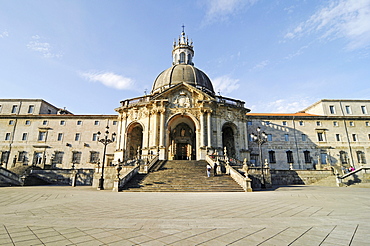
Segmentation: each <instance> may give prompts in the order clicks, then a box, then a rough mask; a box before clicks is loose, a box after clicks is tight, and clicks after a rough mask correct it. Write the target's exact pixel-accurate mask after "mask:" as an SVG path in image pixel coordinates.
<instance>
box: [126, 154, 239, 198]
mask: <svg viewBox="0 0 370 246" xmlns="http://www.w3.org/2000/svg"><path fill="white" fill-rule="evenodd" d="M206 166H207V162H206V161H188V160H181V161H180V160H178V161H167V162H165V163H163V165H162V166H161V167H159V168H158V170H156V171H154V172H150V173H149V174H146V175H144V174H138V175H136V176H135V177H133V178H132V179H131V180H130V182H128V184H126V186H125V187H124V188H123V191H140V192H244V190H243V189H242V188H241V187H240V186H239V185H238V184H237V183H236V182H235V181H234V180H233V179H232V178H231V177H230V176H229V175H219V176H213V170H212V175H211V177H209V178H207V176H206Z"/></svg>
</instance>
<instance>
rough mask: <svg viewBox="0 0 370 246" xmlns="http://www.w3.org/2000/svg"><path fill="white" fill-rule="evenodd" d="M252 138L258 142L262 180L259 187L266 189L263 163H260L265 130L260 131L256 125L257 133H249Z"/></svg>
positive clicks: (265, 139)
mask: <svg viewBox="0 0 370 246" xmlns="http://www.w3.org/2000/svg"><path fill="white" fill-rule="evenodd" d="M251 136H252V139H253V141H254V142H256V143H257V144H258V150H259V155H260V165H261V172H262V182H261V188H263V189H266V181H265V174H264V172H263V163H262V147H261V146H262V144H264V143H266V142H267V134H266V133H265V132H261V128H260V127H257V133H256V134H254V133H252V134H251Z"/></svg>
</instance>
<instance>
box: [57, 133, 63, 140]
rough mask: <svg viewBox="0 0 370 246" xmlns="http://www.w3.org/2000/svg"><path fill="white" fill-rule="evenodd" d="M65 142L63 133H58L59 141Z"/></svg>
mask: <svg viewBox="0 0 370 246" xmlns="http://www.w3.org/2000/svg"><path fill="white" fill-rule="evenodd" d="M62 140H63V133H58V141H62Z"/></svg>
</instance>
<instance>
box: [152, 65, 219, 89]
mask: <svg viewBox="0 0 370 246" xmlns="http://www.w3.org/2000/svg"><path fill="white" fill-rule="evenodd" d="M182 82H185V83H188V84H190V85H193V86H195V87H197V88H199V89H201V90H204V91H205V92H207V93H211V94H214V90H213V86H212V83H211V80H210V79H209V78H208V76H207V75H206V74H205V73H204V72H203V71H201V70H199V69H198V68H196V67H194V66H192V65H188V64H176V65H173V66H172V67H170V68H168V69H166V70H164V71H163V72H162V73H160V74H159V75H158V77H157V78H156V80H155V81H154V84H153V89H152V94H155V93H159V92H161V91H163V90H165V89H167V88H170V87H172V86H174V85H177V84H180V83H182Z"/></svg>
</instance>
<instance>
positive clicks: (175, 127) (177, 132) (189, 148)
mask: <svg viewBox="0 0 370 246" xmlns="http://www.w3.org/2000/svg"><path fill="white" fill-rule="evenodd" d="M168 129H169V143H168V159H170V160H196V137H195V124H194V122H193V121H192V119H191V118H190V117H187V116H183V115H182V116H176V117H174V118H173V119H171V121H170V123H169V128H168Z"/></svg>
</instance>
